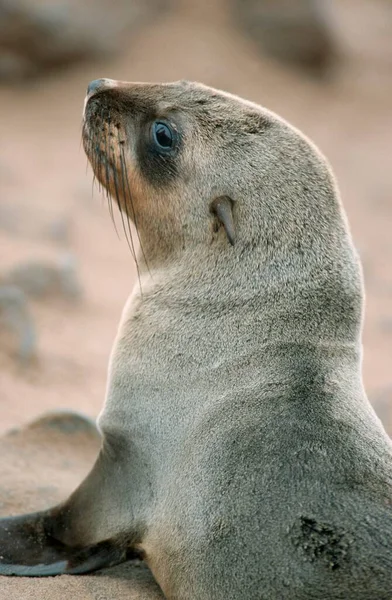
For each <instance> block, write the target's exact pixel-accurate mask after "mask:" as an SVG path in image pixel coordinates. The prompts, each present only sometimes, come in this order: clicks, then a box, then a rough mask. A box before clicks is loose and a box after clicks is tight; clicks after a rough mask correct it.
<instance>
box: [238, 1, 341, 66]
mask: <svg viewBox="0 0 392 600" xmlns="http://www.w3.org/2000/svg"><path fill="white" fill-rule="evenodd" d="M231 3H232V6H233V12H234V16H235V19H236V21H237V22H238V23H239V24H240V26H241V27H242V28H243V29H244V30H245V31H246V33H247V34H248V35H249V36H250V37H251V38H252V39H254V40H255V41H256V42H257V43H258V44H259V46H260V48H261V50H262V52H265V53H266V54H269V55H270V56H271V57H273V58H276V59H278V60H281V61H283V62H286V63H288V64H291V65H295V66H297V67H301V68H303V69H305V70H307V71H308V72H309V73H312V74H313V75H325V74H326V73H327V72H328V71H329V69H330V67H331V66H332V65H333V63H334V61H335V57H336V51H335V43H334V39H333V35H332V30H331V25H330V23H329V21H328V18H327V15H326V9H327V2H325V1H324V0H231Z"/></svg>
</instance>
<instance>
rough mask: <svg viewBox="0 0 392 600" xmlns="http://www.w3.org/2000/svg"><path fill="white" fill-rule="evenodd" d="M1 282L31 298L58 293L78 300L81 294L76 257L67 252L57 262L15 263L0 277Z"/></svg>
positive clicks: (69, 298)
mask: <svg viewBox="0 0 392 600" xmlns="http://www.w3.org/2000/svg"><path fill="white" fill-rule="evenodd" d="M2 282H3V284H6V285H8V286H14V287H16V288H18V289H20V290H22V291H23V292H24V293H25V294H26V295H27V296H30V297H32V298H44V297H47V296H53V295H58V296H62V297H63V298H65V299H68V300H78V299H80V297H81V295H82V286H81V284H80V281H79V278H78V273H77V264H76V259H75V258H74V256H73V255H72V254H69V253H67V254H64V255H63V256H61V257H60V259H59V260H58V262H57V263H56V262H55V263H50V262H45V261H35V262H34V261H31V262H30V261H27V262H24V263H21V264H19V265H16V266H15V267H14V268H13V269H11V270H10V271H9V272H8V273H6V274H5V275H4V276H3V277H2Z"/></svg>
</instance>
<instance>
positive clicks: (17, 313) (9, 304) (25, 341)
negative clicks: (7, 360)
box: [0, 285, 37, 364]
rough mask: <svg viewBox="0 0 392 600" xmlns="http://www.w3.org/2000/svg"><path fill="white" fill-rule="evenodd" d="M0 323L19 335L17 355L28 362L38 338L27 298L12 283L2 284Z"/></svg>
mask: <svg viewBox="0 0 392 600" xmlns="http://www.w3.org/2000/svg"><path fill="white" fill-rule="evenodd" d="M0 325H1V327H2V328H5V329H8V330H9V331H10V332H11V333H12V334H14V335H16V337H17V344H18V350H17V355H18V358H19V359H20V361H21V362H22V363H24V364H25V363H27V362H29V361H30V360H31V358H32V357H33V356H34V355H35V353H36V348H37V338H36V333H35V328H34V323H33V320H32V317H31V315H30V311H29V307H28V303H27V298H26V296H25V294H24V293H23V291H22V290H20V289H19V288H17V287H15V286H12V285H0Z"/></svg>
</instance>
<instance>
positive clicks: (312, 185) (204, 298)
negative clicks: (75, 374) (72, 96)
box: [0, 79, 392, 600]
mask: <svg viewBox="0 0 392 600" xmlns="http://www.w3.org/2000/svg"><path fill="white" fill-rule="evenodd" d="M83 139H84V146H85V149H86V152H87V155H88V157H89V159H90V161H91V164H92V166H93V170H94V173H95V175H96V177H97V178H98V180H99V181H100V182H101V184H102V185H103V186H104V187H105V188H106V189H107V190H108V192H109V194H110V195H111V196H112V197H114V198H115V199H116V202H117V204H118V206H119V208H120V210H121V211H122V213H123V215H125V223H126V218H127V217H129V218H130V219H132V220H133V221H134V223H135V225H136V227H137V230H138V234H139V236H140V246H141V252H140V254H139V257H138V258H139V273H140V287H138V286H137V287H136V288H135V290H134V291H133V293H132V294H131V296H130V298H129V300H128V302H127V304H126V306H125V309H124V312H123V315H122V319H121V323H120V327H119V330H118V334H117V338H116V341H115V344H114V348H113V352H112V355H111V359H110V365H109V376H108V387H107V395H106V401H105V405H104V409H103V411H102V413H101V415H100V416H99V421H98V422H99V426H100V429H101V431H102V447H101V450H100V453H99V456H98V458H97V461H96V463H95V466H94V467H93V469H92V471H91V472H90V474H89V475H88V476H87V478H86V479H85V480H84V481H83V482H82V483H81V485H80V487H79V488H78V489H77V490H76V491H75V492H74V493H73V494H72V495H71V497H70V498H69V499H68V500H66V501H65V502H64V503H63V504H61V505H59V506H56V507H54V508H52V509H49V510H47V511H44V512H41V513H37V514H34V515H25V516H19V517H13V518H9V519H5V520H2V521H0V549H1V552H0V555H1V558H0V573H1V574H13V575H30V576H43V575H55V574H59V573H68V574H77V573H86V572H89V571H93V570H95V569H99V568H100V567H103V566H109V565H112V564H115V563H119V562H121V561H124V560H126V559H127V558H131V557H133V556H139V557H143V558H144V559H145V561H146V562H147V564H148V565H149V567H150V568H151V570H152V572H153V574H154V576H155V578H156V580H157V582H158V583H159V585H160V587H161V588H162V590H163V593H164V595H165V597H166V598H167V599H168V600H211V599H214V600H240V599H243V600H261V598H262V599H263V600H309V599H310V598H312V599H313V600H326V599H327V598H328V600H335V599H336V600H338V599H342V598H344V599H345V600H387V599H389V600H390V598H392V575H391V574H392V506H391V503H392V494H391V491H392V443H391V441H390V439H389V438H388V436H387V435H386V433H385V431H384V429H383V427H382V425H381V423H380V421H379V419H378V418H377V416H376V414H375V412H374V411H373V409H372V407H371V405H370V403H369V402H368V399H367V397H366V394H365V391H364V388H363V384H362V377H361V360H362V350H361V328H362V313H363V285H362V275H361V268H360V264H359V259H358V257H357V254H356V252H355V249H354V246H353V243H352V239H351V235H350V232H349V227H348V224H347V220H346V217H345V214H344V211H343V208H342V205H341V201H340V198H339V193H338V190H337V186H336V183H335V180H334V178H333V175H332V174H331V170H330V168H329V166H328V164H327V162H326V160H325V159H324V157H323V156H322V155H321V154H320V152H319V151H318V150H317V149H316V148H315V147H314V146H313V144H312V143H311V142H309V140H307V139H306V138H305V137H304V136H303V135H302V134H301V133H300V132H299V131H297V130H296V129H295V128H293V127H291V126H290V125H289V124H288V123H286V122H285V121H284V120H282V119H280V118H279V117H278V116H276V115H275V114H273V113H271V112H269V111H267V110H265V109H264V108H261V107H260V106H257V105H255V104H253V103H251V102H247V101H245V100H242V99H240V98H238V97H236V96H233V95H231V94H228V93H225V92H221V91H218V90H214V89H211V88H209V87H206V86H204V85H201V84H196V83H189V82H177V83H170V84H144V83H126V82H117V81H112V80H105V79H102V80H98V81H95V82H93V83H92V84H90V86H89V93H88V96H87V100H86V104H85V112H84V130H83Z"/></svg>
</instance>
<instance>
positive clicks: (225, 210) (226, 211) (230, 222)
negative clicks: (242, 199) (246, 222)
mask: <svg viewBox="0 0 392 600" xmlns="http://www.w3.org/2000/svg"><path fill="white" fill-rule="evenodd" d="M210 212H211V213H212V214H213V215H215V216H216V218H217V220H218V222H219V223H220V224H221V225H223V227H224V228H225V231H226V235H227V239H228V240H229V242H230V244H231V245H232V246H234V244H235V229H234V219H233V201H232V200H231V198H229V196H219V197H218V198H215V200H213V201H212V202H211V204H210Z"/></svg>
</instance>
